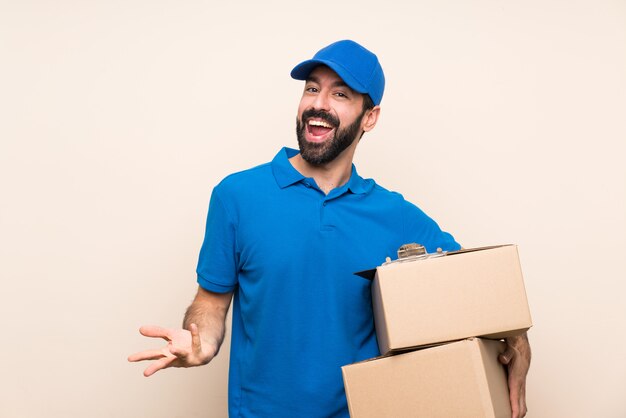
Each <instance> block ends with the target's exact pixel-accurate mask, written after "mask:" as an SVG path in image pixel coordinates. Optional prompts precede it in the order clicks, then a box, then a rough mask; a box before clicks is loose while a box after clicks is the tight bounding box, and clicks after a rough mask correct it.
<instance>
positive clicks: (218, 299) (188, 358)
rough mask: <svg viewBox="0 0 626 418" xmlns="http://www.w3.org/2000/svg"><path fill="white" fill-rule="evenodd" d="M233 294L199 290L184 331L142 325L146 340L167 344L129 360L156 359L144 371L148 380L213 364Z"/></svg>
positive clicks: (186, 315)
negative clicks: (165, 371) (167, 372)
mask: <svg viewBox="0 0 626 418" xmlns="http://www.w3.org/2000/svg"><path fill="white" fill-rule="evenodd" d="M232 295H233V294H232V292H229V293H224V294H221V293H213V292H209V291H207V290H204V289H202V288H201V287H198V293H196V297H195V298H194V300H193V302H192V303H191V305H190V306H189V308H187V312H186V313H185V319H184V320H183V329H173V328H161V327H157V326H143V327H141V328H140V329H139V332H140V333H141V334H142V335H145V336H146V337H159V338H163V339H164V340H166V341H167V344H166V345H165V347H162V348H160V349H153V350H145V351H141V352H139V353H135V354H132V355H130V356H129V357H128V361H132V362H135V361H142V360H154V362H152V363H151V364H150V365H149V366H148V368H146V370H145V371H144V376H146V377H148V376H151V375H153V374H154V373H156V372H157V371H159V370H161V369H165V368H168V367H194V366H201V365H203V364H207V363H208V362H210V361H211V360H212V359H213V357H215V356H216V355H217V353H218V351H219V349H220V346H221V345H222V342H223V341H224V334H225V330H226V324H225V321H226V313H227V312H228V308H229V306H230V301H231V299H232Z"/></svg>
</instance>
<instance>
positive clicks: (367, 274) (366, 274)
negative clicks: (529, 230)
mask: <svg viewBox="0 0 626 418" xmlns="http://www.w3.org/2000/svg"><path fill="white" fill-rule="evenodd" d="M510 245H514V244H503V245H490V246H486V247H476V248H462V249H460V250H457V251H450V252H448V253H446V254H445V255H444V256H443V257H447V256H451V255H455V254H464V253H471V252H474V251H483V250H491V249H493V248H499V247H507V246H510ZM433 254H434V253H433ZM414 261H420V260H414ZM408 262H409V263H410V262H413V261H408ZM380 267H382V266H378V267H375V268H373V269H369V270H363V271H357V272H356V273H354V274H355V275H357V276H359V277H362V278H364V279H367V280H370V281H371V280H374V277H375V276H376V270H377V269H379V268H380Z"/></svg>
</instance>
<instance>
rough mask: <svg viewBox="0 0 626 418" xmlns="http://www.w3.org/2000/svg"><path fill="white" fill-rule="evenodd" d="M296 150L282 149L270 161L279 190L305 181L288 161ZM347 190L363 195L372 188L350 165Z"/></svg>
mask: <svg viewBox="0 0 626 418" xmlns="http://www.w3.org/2000/svg"><path fill="white" fill-rule="evenodd" d="M298 152H299V151H298V150H295V149H292V148H288V147H284V148H282V149H281V150H280V151H279V152H278V154H276V156H275V157H274V159H273V160H272V163H271V164H272V172H273V173H274V178H275V179H276V183H277V184H278V186H279V187H280V188H281V189H284V188H285V187H288V186H291V185H292V184H295V183H298V182H299V181H302V180H304V179H305V177H304V176H303V175H302V174H301V173H300V172H299V171H298V170H296V169H295V168H294V167H293V165H291V162H289V159H290V158H291V157H294V156H295V155H297V154H298ZM346 186H347V189H348V190H350V191H351V192H352V193H354V194H365V193H367V192H369V191H370V190H371V189H372V187H373V186H374V182H373V181H372V180H365V179H363V178H362V177H361V176H359V174H358V173H357V171H356V167H355V166H354V164H352V172H351V174H350V180H348V183H347V184H346Z"/></svg>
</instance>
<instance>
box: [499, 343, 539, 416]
mask: <svg viewBox="0 0 626 418" xmlns="http://www.w3.org/2000/svg"><path fill="white" fill-rule="evenodd" d="M505 341H506V351H505V352H504V353H502V354H500V356H499V357H498V359H499V360H500V363H502V364H505V365H506V366H507V368H508V376H509V399H510V400H511V412H512V414H511V418H522V417H524V416H525V415H526V412H527V411H528V409H527V408H526V375H527V374H528V369H529V368H530V357H531V353H530V344H529V343H528V336H527V334H526V333H523V334H521V335H518V336H515V337H510V338H507V339H506V340H505Z"/></svg>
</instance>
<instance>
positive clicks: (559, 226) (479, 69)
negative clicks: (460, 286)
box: [0, 0, 626, 418]
mask: <svg viewBox="0 0 626 418" xmlns="http://www.w3.org/2000/svg"><path fill="white" fill-rule="evenodd" d="M341 38H353V39H355V40H357V41H359V42H361V43H363V44H364V45H366V46H368V47H369V48H371V49H372V50H374V51H376V52H377V53H378V55H379V57H380V59H381V61H382V63H383V66H384V68H385V71H386V74H387V80H388V84H387V90H386V95H385V98H384V100H383V113H382V119H381V121H380V123H379V125H378V127H377V128H376V129H375V130H374V131H373V132H372V133H370V134H368V135H366V136H365V137H364V139H363V142H362V144H361V145H360V148H359V150H358V151H357V159H356V163H357V166H358V167H359V171H360V173H361V174H362V175H364V176H367V177H375V178H376V179H377V180H378V181H379V183H381V184H383V185H385V186H386V187H388V188H390V189H394V190H398V191H401V192H402V193H404V195H405V196H406V197H408V198H409V199H410V200H412V201H414V202H416V203H417V204H418V205H420V206H421V207H422V208H423V209H424V210H425V211H426V212H427V213H429V214H431V215H432V216H433V217H434V218H435V219H437V220H438V221H439V223H440V224H441V225H442V227H444V228H445V229H447V230H449V231H451V232H453V233H454V234H455V236H456V237H457V239H458V240H459V241H460V242H461V243H462V244H463V245H464V246H466V247H472V246H482V245H489V244H498V243H517V244H519V245H520V253H521V257H522V263H523V268H524V272H525V276H526V284H527V291H528V294H529V298H530V302H531V309H532V312H533V319H534V322H535V326H534V328H533V329H532V330H531V332H530V338H531V342H532V346H533V349H534V359H533V365H532V369H531V374H530V375H529V380H528V383H529V387H528V403H529V408H530V413H529V415H528V416H529V417H551V418H552V417H581V418H582V417H592V416H593V417H605V418H610V417H614V418H618V417H622V418H623V417H625V416H626V406H625V405H624V401H623V396H624V393H626V383H625V382H626V379H625V378H626V349H624V346H625V344H626V326H625V319H626V307H625V306H626V304H625V303H624V302H623V299H624V293H625V292H626V284H625V279H626V277H625V276H626V268H625V262H624V259H625V256H624V249H625V248H626V239H625V237H626V216H625V215H624V214H625V213H626V208H625V201H626V169H625V164H624V159H625V152H624V142H625V139H626V124H625V116H626V2H624V1H605V0H600V1H597V0H579V1H565V0H563V1H558V0H542V1H539V0H537V1H532V0H531V1H523V2H522V1H495V0H492V1H489V0H473V1H460V0H459V1H437V2H435V1H432V2H426V1H415V2H408V1H385V2H380V1H372V0H358V1H357V0H349V1H342V2H338V1H325V0H324V1H316V2H304V3H302V4H300V3H298V2H294V1H287V0H274V1H272V0H268V1H266V2H252V1H249V2H246V1H233V2H223V1H220V2H217V1H159V0H157V1H147V0H130V1H127V0H125V1H121V0H114V1H109V0H107V1H104V0H101V1H90V2H86V1H70V0H58V1H34V0H30V1H28V0H20V1H9V0H0V61H1V64H0V202H1V204H0V257H1V259H0V274H1V282H0V283H1V291H0V330H1V332H0V353H1V354H2V360H3V361H2V372H1V373H0V386H1V387H0V416H1V417H7V418H9V417H10V418H13V417H19V418H28V417H49V418H56V417H128V418H131V417H157V418H160V417H163V418H165V417H168V418H170V417H225V416H226V412H225V411H226V371H227V357H228V356H227V354H228V349H227V347H226V349H224V350H223V352H222V354H221V356H220V357H219V358H218V359H216V361H215V362H214V364H211V365H210V366H208V367H204V368H199V369H193V370H168V371H165V372H163V373H159V374H157V375H155V376H154V377H152V378H149V379H145V378H144V377H143V376H142V375H141V371H142V370H143V367H142V366H141V365H136V364H129V363H127V362H126V356H127V355H128V354H130V353H131V352H134V351H138V350H141V349H144V348H149V347H151V346H153V345H160V342H159V343H157V342H156V341H155V342H150V341H148V340H147V339H143V338H142V337H140V336H139V335H138V333H137V328H138V327H139V326H140V325H141V324H145V323H155V324H161V325H165V326H177V325H178V324H179V323H180V320H181V318H182V314H183V312H184V309H185V308H186V306H187V304H188V303H189V302H190V300H191V298H192V296H193V294H194V291H195V287H196V284H195V273H194V271H195V263H196V259H197V253H198V250H199V246H200V244H201V241H202V236H203V228H204V221H205V216H206V210H207V205H208V199H209V195H210V192H211V189H212V187H213V185H214V184H215V183H216V182H217V181H219V180H220V179H221V178H222V177H223V176H225V175H227V174H229V173H231V172H233V171H237V170H240V169H244V168H247V167H250V166H252V165H256V164H259V163H262V162H265V161H267V160H269V159H271V158H272V157H273V155H274V154H275V152H276V151H277V150H278V148H279V147H280V146H282V145H290V146H294V147H295V145H296V143H295V138H294V133H293V131H294V118H295V114H296V106H297V102H298V99H299V95H300V92H301V84H300V83H298V82H296V81H293V80H291V79H290V78H289V71H290V70H291V68H292V66H293V65H294V64H296V63H297V62H299V61H300V60H302V59H305V58H308V57H309V56H310V55H312V54H313V52H314V51H316V50H317V49H318V48H319V47H321V46H323V45H325V44H327V43H330V42H331V41H334V40H337V39H341Z"/></svg>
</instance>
